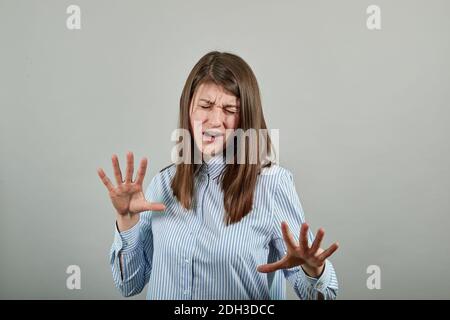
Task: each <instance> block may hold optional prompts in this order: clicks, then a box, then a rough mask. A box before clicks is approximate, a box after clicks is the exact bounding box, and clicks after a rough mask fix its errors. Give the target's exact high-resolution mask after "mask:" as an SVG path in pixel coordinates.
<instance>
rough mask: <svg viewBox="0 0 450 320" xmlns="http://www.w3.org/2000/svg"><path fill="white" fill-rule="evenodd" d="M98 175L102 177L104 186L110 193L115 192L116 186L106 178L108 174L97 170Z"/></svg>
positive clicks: (99, 169) (100, 169)
mask: <svg viewBox="0 0 450 320" xmlns="http://www.w3.org/2000/svg"><path fill="white" fill-rule="evenodd" d="M97 173H98V176H99V177H100V179H101V180H102V182H103V184H104V185H105V186H106V188H107V189H108V191H110V192H111V191H113V190H114V186H113V184H112V183H111V181H110V180H109V178H108V177H107V176H106V174H105V172H104V171H103V169H102V168H98V169H97Z"/></svg>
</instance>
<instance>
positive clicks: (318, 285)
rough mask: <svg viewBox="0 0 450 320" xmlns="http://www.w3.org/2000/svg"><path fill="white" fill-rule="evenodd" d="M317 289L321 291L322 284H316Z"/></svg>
mask: <svg viewBox="0 0 450 320" xmlns="http://www.w3.org/2000/svg"><path fill="white" fill-rule="evenodd" d="M317 289H319V290H322V289H323V283H322V282H319V283H318V284H317Z"/></svg>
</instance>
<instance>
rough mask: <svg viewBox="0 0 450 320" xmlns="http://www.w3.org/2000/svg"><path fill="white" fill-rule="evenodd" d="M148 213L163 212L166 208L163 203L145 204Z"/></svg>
mask: <svg viewBox="0 0 450 320" xmlns="http://www.w3.org/2000/svg"><path fill="white" fill-rule="evenodd" d="M145 209H146V210H148V211H164V210H166V206H165V205H164V203H160V202H147V206H146V208H145Z"/></svg>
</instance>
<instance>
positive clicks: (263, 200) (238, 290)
mask: <svg viewBox="0 0 450 320" xmlns="http://www.w3.org/2000/svg"><path fill="white" fill-rule="evenodd" d="M225 166H226V164H225V161H224V159H223V158H222V156H220V155H219V156H216V157H214V158H212V159H211V160H210V161H208V162H207V163H203V164H202V165H201V167H200V169H199V172H198V174H197V175H196V177H195V194H194V204H193V207H192V209H190V210H186V209H185V208H183V207H182V206H181V205H180V204H179V203H178V201H177V200H176V198H175V197H174V196H173V193H172V189H171V188H170V183H171V180H172V178H173V176H174V174H175V166H174V165H172V166H169V167H168V168H166V169H164V170H162V171H161V172H159V173H158V174H157V175H155V176H154V177H153V179H152V180H151V182H150V184H149V186H148V187H147V189H146V192H145V197H146V199H147V200H148V201H152V202H154V201H157V202H163V203H164V204H165V205H166V210H165V211H163V212H152V211H146V212H142V213H141V214H140V220H139V222H138V223H137V224H136V225H135V226H134V227H132V228H131V229H129V230H126V231H123V232H119V231H118V229H117V225H116V228H115V233H114V240H113V244H112V246H111V251H110V264H111V269H112V275H113V280H114V283H115V285H116V287H117V288H118V289H119V290H120V292H121V294H122V295H123V296H125V297H129V296H133V295H136V294H138V293H140V292H141V291H142V290H143V288H144V287H145V285H146V284H148V291H147V299H239V300H249V299H251V300H256V299H286V292H285V289H286V281H285V279H287V282H288V283H289V284H290V285H291V286H292V287H293V288H294V291H295V292H296V294H297V295H298V297H299V298H300V299H317V298H318V297H319V294H321V296H322V297H323V298H325V299H335V298H336V295H337V291H338V282H337V278H336V273H335V271H334V268H333V265H332V264H331V262H330V261H329V260H326V263H325V269H324V272H323V273H322V275H321V276H320V277H319V278H318V279H316V278H311V277H309V276H308V275H307V274H305V272H304V271H303V269H302V268H301V267H294V268H290V269H284V270H279V271H276V272H273V273H269V274H264V273H260V272H258V271H257V270H256V268H257V266H258V265H261V264H265V263H268V262H269V263H270V262H274V261H277V260H279V259H280V258H282V257H283V256H284V254H285V252H286V245H285V243H284V241H283V236H282V233H281V221H286V222H287V223H288V225H289V228H290V229H291V231H292V233H293V235H294V238H295V239H296V240H297V241H298V236H299V233H300V226H301V224H302V223H303V222H304V221H305V217H304V213H303V209H302V206H301V203H300V199H299V197H298V195H297V192H296V190H295V185H294V181H293V177H292V174H291V173H290V172H289V171H288V170H287V169H285V168H282V167H280V166H278V165H273V166H272V167H270V168H266V169H264V172H263V174H261V175H260V176H259V177H258V180H257V186H256V190H255V195H254V203H253V209H252V211H251V212H250V213H249V214H248V215H246V216H245V217H244V218H243V219H242V220H241V221H239V222H238V223H235V224H232V225H230V226H226V225H225V223H224V214H225V211H224V206H223V192H222V190H221V185H220V182H219V179H220V173H221V172H223V169H224V168H225ZM308 236H309V241H310V244H311V242H312V240H313V234H312V232H311V231H310V232H309V234H308ZM120 261H122V263H121V262H120Z"/></svg>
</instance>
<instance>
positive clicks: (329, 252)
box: [317, 242, 339, 260]
mask: <svg viewBox="0 0 450 320" xmlns="http://www.w3.org/2000/svg"><path fill="white" fill-rule="evenodd" d="M338 248H339V243H338V242H335V243H333V244H332V245H331V246H330V247H329V248H328V249H327V250H325V251H324V252H322V253H321V254H320V255H319V256H318V257H317V258H318V259H320V260H325V259H326V258H328V257H329V256H331V255H332V254H333V253H334V252H335V251H336V250H337V249H338Z"/></svg>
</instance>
